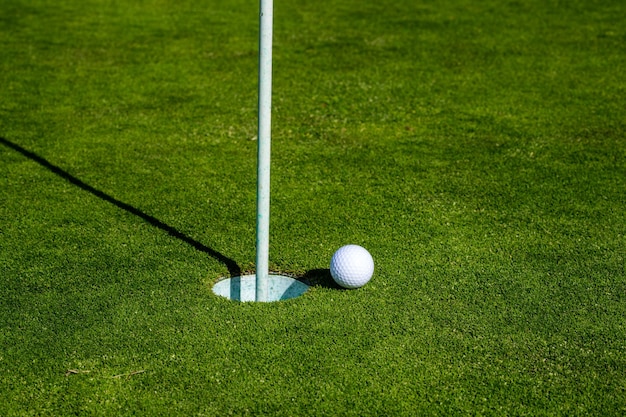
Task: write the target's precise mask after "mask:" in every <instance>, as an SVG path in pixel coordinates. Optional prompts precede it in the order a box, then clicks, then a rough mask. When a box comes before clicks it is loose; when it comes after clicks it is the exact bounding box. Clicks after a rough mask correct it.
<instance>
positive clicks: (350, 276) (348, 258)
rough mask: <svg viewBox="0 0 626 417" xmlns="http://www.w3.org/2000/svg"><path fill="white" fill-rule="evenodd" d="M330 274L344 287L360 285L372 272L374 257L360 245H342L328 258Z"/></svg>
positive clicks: (369, 277)
mask: <svg viewBox="0 0 626 417" xmlns="http://www.w3.org/2000/svg"><path fill="white" fill-rule="evenodd" d="M330 274H331V275H332V277H333V279H334V280H335V282H336V283H337V284H339V285H341V286H342V287H344V288H359V287H362V286H363V285H365V284H367V282H368V281H369V280H370V279H371V278H372V275H373V274H374V259H372V255H370V253H369V252H368V251H367V249H365V248H364V247H362V246H359V245H346V246H342V247H341V248H339V249H337V252H335V254H334V255H333V258H332V259H331V260H330Z"/></svg>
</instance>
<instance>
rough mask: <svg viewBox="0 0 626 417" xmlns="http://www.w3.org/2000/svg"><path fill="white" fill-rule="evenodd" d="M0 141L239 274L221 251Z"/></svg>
mask: <svg viewBox="0 0 626 417" xmlns="http://www.w3.org/2000/svg"><path fill="white" fill-rule="evenodd" d="M0 143H1V144H2V145H4V146H6V147H8V148H11V149H13V150H14V151H17V152H19V153H21V154H22V155H24V156H25V157H27V158H28V159H30V160H32V161H35V162H37V163H38V164H39V165H41V166H42V167H44V168H46V169H48V170H49V171H50V172H52V173H54V174H56V175H58V176H59V177H61V178H63V179H65V180H67V181H69V182H70V183H72V184H74V185H75V186H77V187H79V188H81V189H83V190H85V191H87V192H89V193H91V194H93V195H94V196H96V197H98V198H100V199H102V200H104V201H106V202H109V203H111V204H113V205H114V206H116V207H118V208H121V209H122V210H126V211H127V212H129V213H131V214H134V215H135V216H137V217H139V218H141V219H142V220H144V221H145V222H147V223H149V224H151V225H152V226H154V227H156V228H159V229H161V230H163V231H164V232H167V233H168V234H169V235H170V236H172V237H175V238H176V239H179V240H182V241H183V242H185V243H187V244H188V245H190V246H192V247H193V248H194V249H196V250H199V251H200V252H204V253H206V254H207V255H209V256H210V257H212V258H213V259H215V260H217V261H219V262H221V263H222V264H224V265H225V266H226V268H228V273H229V274H230V276H231V277H235V276H239V275H241V268H240V267H239V265H237V263H236V262H235V261H233V260H232V259H230V258H228V257H226V256H224V255H222V254H221V253H219V252H218V251H216V250H215V249H212V248H210V247H208V246H206V245H204V244H202V243H200V242H198V241H197V240H194V239H192V238H191V237H189V236H187V235H186V234H184V233H182V232H180V231H178V230H176V229H175V228H173V227H172V226H170V225H168V224H165V223H163V222H162V221H161V220H159V219H157V218H156V217H153V216H151V215H149V214H146V213H144V212H143V211H141V210H139V209H138V208H136V207H133V206H131V205H130V204H127V203H124V202H122V201H120V200H117V199H116V198H114V197H111V196H110V195H108V194H106V193H104V192H102V191H100V190H97V189H95V188H93V187H92V186H91V185H89V184H86V183H84V182H83V181H81V180H79V179H78V178H76V177H74V176H73V175H71V174H70V173H68V172H67V171H64V170H63V169H61V168H59V167H58V166H56V165H53V164H51V163H50V162H49V161H47V160H46V159H44V158H42V157H41V156H39V155H37V154H35V153H33V152H30V151H27V150H26V149H24V148H22V147H21V146H19V145H17V144H15V143H13V142H11V141H9V140H7V139H5V138H2V137H0Z"/></svg>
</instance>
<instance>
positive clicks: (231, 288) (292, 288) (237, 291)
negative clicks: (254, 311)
mask: <svg viewBox="0 0 626 417" xmlns="http://www.w3.org/2000/svg"><path fill="white" fill-rule="evenodd" d="M256 281H257V280H256V275H254V274H252V275H242V276H240V277H233V278H226V279H223V280H221V281H218V282H217V283H216V284H215V285H214V286H213V292H214V293H215V294H216V295H219V296H221V297H224V298H228V299H229V300H233V301H243V302H246V301H258V300H257V299H256ZM308 289H309V286H308V285H306V284H305V283H304V282H301V281H298V280H297V279H294V278H292V277H287V276H284V275H271V274H270V275H268V276H267V297H266V299H265V300H264V301H266V302H273V301H283V300H289V299H291V298H296V297H299V296H301V295H302V294H304V293H305V292H306V291H307V290H308Z"/></svg>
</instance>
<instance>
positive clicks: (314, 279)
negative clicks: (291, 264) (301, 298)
mask: <svg viewBox="0 0 626 417" xmlns="http://www.w3.org/2000/svg"><path fill="white" fill-rule="evenodd" d="M298 281H301V282H303V283H305V284H306V285H308V286H309V287H323V288H332V289H334V290H344V289H345V288H343V287H341V286H340V285H338V284H337V283H336V282H335V280H334V279H333V277H332V275H330V269H328V268H326V269H311V270H310V271H307V272H306V273H305V274H304V275H303V276H301V277H299V278H298Z"/></svg>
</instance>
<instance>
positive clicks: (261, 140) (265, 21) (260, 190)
mask: <svg viewBox="0 0 626 417" xmlns="http://www.w3.org/2000/svg"><path fill="white" fill-rule="evenodd" d="M260 1H261V6H260V13H261V16H260V35H259V132H258V155H257V158H258V161H257V229H256V234H257V236H256V301H267V300H268V281H269V228H270V149H271V146H270V145H271V121H272V21H273V14H274V10H273V8H274V6H273V0H260Z"/></svg>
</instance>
